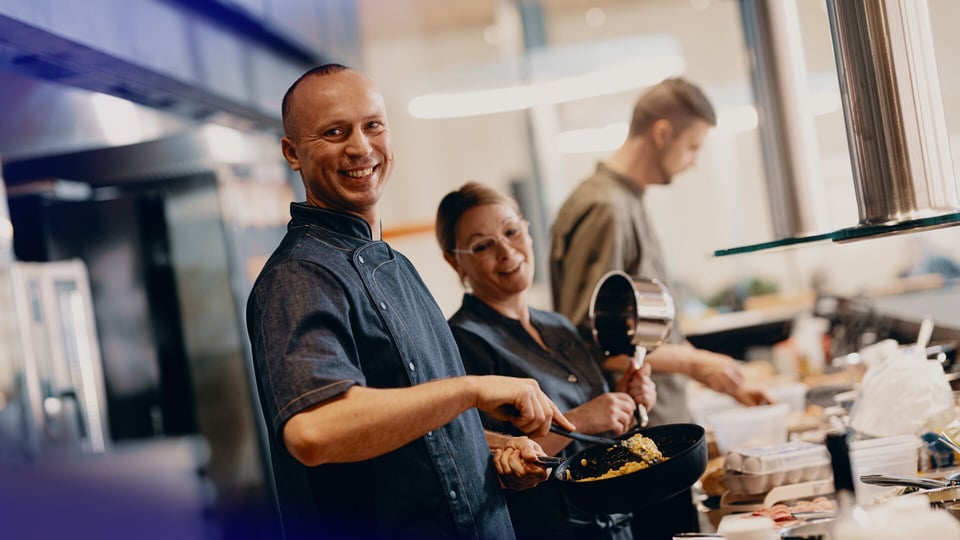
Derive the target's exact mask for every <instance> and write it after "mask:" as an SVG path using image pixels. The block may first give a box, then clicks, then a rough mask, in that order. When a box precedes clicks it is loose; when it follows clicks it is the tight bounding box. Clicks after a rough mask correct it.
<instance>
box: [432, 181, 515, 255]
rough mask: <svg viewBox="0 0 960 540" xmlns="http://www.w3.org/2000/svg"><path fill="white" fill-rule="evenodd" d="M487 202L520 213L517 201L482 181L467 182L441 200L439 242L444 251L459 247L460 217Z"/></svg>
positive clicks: (438, 228)
mask: <svg viewBox="0 0 960 540" xmlns="http://www.w3.org/2000/svg"><path fill="white" fill-rule="evenodd" d="M486 204H503V205H506V206H509V207H510V208H513V209H514V210H516V212H517V214H519V213H520V208H519V206H518V205H517V201H515V200H513V199H512V198H511V197H508V196H506V195H504V194H503V193H500V192H499V191H497V190H495V189H493V188H492V187H490V186H487V185H485V184H481V183H480V182H467V183H466V184H464V185H463V187H461V188H460V189H458V190H456V191H451V192H450V193H447V195H446V196H445V197H444V198H443V200H442V201H440V206H439V207H438V208H437V223H436V232H437V242H438V243H439V244H440V249H442V250H443V252H444V253H450V252H452V251H453V250H454V249H456V248H457V225H459V224H460V218H462V217H463V214H465V213H466V212H467V210H470V209H471V208H476V207H478V206H483V205H486Z"/></svg>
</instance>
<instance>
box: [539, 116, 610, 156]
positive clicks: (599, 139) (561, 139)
mask: <svg viewBox="0 0 960 540" xmlns="http://www.w3.org/2000/svg"><path fill="white" fill-rule="evenodd" d="M627 130H628V126H627V123H626V122H618V123H615V124H607V125H606V126H604V127H602V128H587V129H571V130H569V131H564V132H561V133H560V134H559V135H557V141H556V142H557V148H559V149H560V152H561V153H564V154H583V153H587V152H607V151H611V150H615V149H617V148H618V147H619V146H620V145H621V144H623V141H624V140H626V138H627Z"/></svg>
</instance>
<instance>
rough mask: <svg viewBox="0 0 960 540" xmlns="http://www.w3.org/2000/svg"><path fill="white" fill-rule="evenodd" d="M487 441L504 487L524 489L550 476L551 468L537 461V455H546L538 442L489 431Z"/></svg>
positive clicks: (516, 489)
mask: <svg viewBox="0 0 960 540" xmlns="http://www.w3.org/2000/svg"><path fill="white" fill-rule="evenodd" d="M487 443H488V444H489V445H490V453H491V454H493V464H494V466H495V467H496V468H497V473H498V474H499V475H500V483H501V484H502V486H503V487H504V488H506V489H512V490H515V491H522V490H524V489H530V488H532V487H535V486H537V484H539V483H540V482H543V481H544V480H546V479H547V478H549V476H550V470H549V469H544V468H543V467H541V466H539V465H537V463H536V460H537V456H543V455H545V453H544V451H543V449H542V448H540V445H539V444H537V443H536V442H534V441H532V440H530V439H528V438H526V437H508V436H504V435H499V434H492V433H490V432H488V433H487Z"/></svg>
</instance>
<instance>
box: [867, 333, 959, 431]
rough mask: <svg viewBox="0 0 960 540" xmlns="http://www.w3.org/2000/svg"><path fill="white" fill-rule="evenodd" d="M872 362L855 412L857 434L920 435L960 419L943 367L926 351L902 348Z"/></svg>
mask: <svg viewBox="0 0 960 540" xmlns="http://www.w3.org/2000/svg"><path fill="white" fill-rule="evenodd" d="M870 364H871V365H870V367H869V368H868V369H867V372H866V374H865V375H864V377H863V381H861V383H860V390H859V395H858V397H857V400H856V401H855V402H854V405H853V409H852V410H851V411H850V426H851V427H852V428H853V429H855V430H856V431H858V432H860V433H862V434H865V435H870V436H873V437H889V436H892V435H920V434H922V433H924V432H926V431H939V430H940V429H941V428H942V427H943V426H946V425H947V424H949V423H950V422H951V421H953V420H954V419H955V418H956V416H957V414H956V406H955V404H954V399H953V391H952V390H951V389H950V384H949V383H948V382H947V380H946V378H945V377H944V373H943V366H941V365H940V363H939V362H937V361H935V360H927V358H926V356H924V354H923V352H922V351H919V350H916V349H897V350H895V351H890V354H888V355H887V357H886V358H885V359H883V360H881V361H876V360H875V359H874V361H873V362H871V363H870Z"/></svg>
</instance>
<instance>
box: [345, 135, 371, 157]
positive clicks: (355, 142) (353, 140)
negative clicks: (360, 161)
mask: <svg viewBox="0 0 960 540" xmlns="http://www.w3.org/2000/svg"><path fill="white" fill-rule="evenodd" d="M372 149H373V148H372V147H371V146H370V138H369V137H367V135H366V133H364V132H363V131H361V130H356V131H354V132H353V133H352V134H351V135H350V138H349V139H347V152H348V153H350V154H351V155H355V156H365V155H367V154H369V153H370V152H371V151H372Z"/></svg>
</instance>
